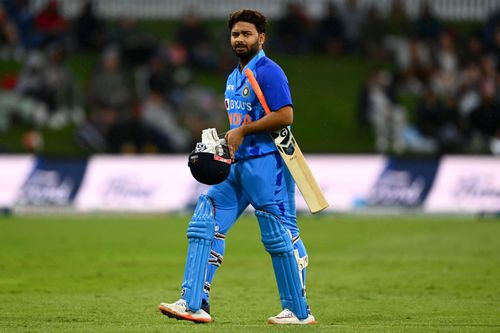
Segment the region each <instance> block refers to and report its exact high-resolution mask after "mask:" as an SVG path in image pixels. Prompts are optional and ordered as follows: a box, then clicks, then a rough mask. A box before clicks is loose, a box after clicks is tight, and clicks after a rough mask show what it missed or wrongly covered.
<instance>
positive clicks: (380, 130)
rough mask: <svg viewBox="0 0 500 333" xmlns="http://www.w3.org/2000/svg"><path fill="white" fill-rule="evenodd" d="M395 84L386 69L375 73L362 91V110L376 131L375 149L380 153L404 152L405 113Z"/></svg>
mask: <svg viewBox="0 0 500 333" xmlns="http://www.w3.org/2000/svg"><path fill="white" fill-rule="evenodd" d="M394 83H395V81H394V78H393V77H392V75H391V73H389V72H388V71H386V70H375V71H373V72H372V73H371V74H370V76H369V77H368V79H367V81H366V83H365V86H364V88H363V95H364V97H363V99H362V101H363V102H362V103H361V105H362V106H363V107H365V108H366V109H365V110H362V111H361V114H364V115H365V117H366V120H368V121H369V122H370V124H371V125H372V127H373V129H374V131H375V149H376V150H377V152H379V153H387V152H390V151H392V152H395V153H398V154H399V153H403V152H404V150H405V148H406V143H405V139H404V130H405V128H406V125H407V124H406V110H405V109H404V107H403V106H402V105H400V104H399V103H398V101H397V99H396V92H395V85H394Z"/></svg>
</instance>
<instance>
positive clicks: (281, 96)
mask: <svg viewBox="0 0 500 333" xmlns="http://www.w3.org/2000/svg"><path fill="white" fill-rule="evenodd" d="M256 74H257V80H258V82H259V85H260V88H261V89H262V93H263V94H264V96H265V98H266V101H267V104H268V105H269V108H270V109H271V111H276V110H278V109H281V108H282V107H285V106H288V105H290V106H292V105H293V104H292V95H291V93H290V87H289V85H288V79H287V77H286V75H285V72H283V70H282V69H281V67H279V66H278V65H277V64H276V63H273V62H269V61H268V62H266V63H265V64H264V65H263V66H259V67H257V69H256Z"/></svg>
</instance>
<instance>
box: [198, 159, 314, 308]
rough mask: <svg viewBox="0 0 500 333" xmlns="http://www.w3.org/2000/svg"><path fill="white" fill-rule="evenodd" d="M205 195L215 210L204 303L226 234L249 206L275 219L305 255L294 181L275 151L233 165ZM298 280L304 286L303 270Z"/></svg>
mask: <svg viewBox="0 0 500 333" xmlns="http://www.w3.org/2000/svg"><path fill="white" fill-rule="evenodd" d="M207 195H208V196H209V197H210V198H211V199H212V202H213V204H214V207H215V223H216V233H215V238H214V240H213V242H212V245H211V253H210V258H209V263H208V269H207V276H206V282H205V293H204V296H203V297H204V299H205V301H207V302H208V298H209V292H210V287H211V284H212V280H213V278H214V275H215V272H216V270H217V268H219V267H220V265H221V263H222V259H223V256H224V253H225V237H226V234H227V233H228V231H229V230H230V229H231V227H232V226H233V225H234V223H235V222H236V220H237V219H238V217H239V216H240V215H241V214H242V213H243V211H244V210H245V209H246V208H247V207H248V206H249V205H251V206H252V207H254V208H255V209H258V210H263V211H266V212H269V213H271V214H273V215H275V216H278V217H279V218H280V221H282V223H283V226H284V227H285V228H286V229H287V230H289V231H290V233H291V235H292V238H293V242H294V248H295V249H296V250H297V251H298V254H299V256H300V257H301V258H303V257H306V256H307V252H306V249H305V246H304V244H303V242H302V240H301V239H300V237H299V228H298V226H297V215H296V208H295V181H294V180H293V178H292V176H291V174H290V172H289V171H288V168H287V167H286V165H285V163H284V162H283V160H282V159H281V157H280V155H279V154H278V153H277V152H276V153H271V154H267V155H264V156H260V157H257V158H253V159H248V160H243V161H239V162H237V163H235V164H233V165H232V166H231V172H230V174H229V176H228V178H227V179H226V180H225V181H224V182H222V183H220V184H217V185H214V186H212V187H211V188H210V190H209V191H208V193H207ZM302 279H303V284H304V286H305V270H303V271H302Z"/></svg>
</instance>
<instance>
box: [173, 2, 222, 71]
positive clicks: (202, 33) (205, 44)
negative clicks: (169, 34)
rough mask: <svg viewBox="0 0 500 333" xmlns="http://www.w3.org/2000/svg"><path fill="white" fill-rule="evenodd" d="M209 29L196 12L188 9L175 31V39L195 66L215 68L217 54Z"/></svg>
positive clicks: (207, 68) (190, 62)
mask: <svg viewBox="0 0 500 333" xmlns="http://www.w3.org/2000/svg"><path fill="white" fill-rule="evenodd" d="M209 31H210V30H209V29H207V27H205V26H204V25H203V24H202V21H201V20H200V18H199V17H198V16H197V15H196V13H195V12H194V11H190V12H189V13H188V14H187V15H185V16H184V17H183V18H182V22H181V24H180V25H179V27H178V28H177V31H176V32H175V41H176V42H177V43H179V44H180V45H182V46H183V47H184V48H185V49H186V51H187V56H188V62H189V64H190V65H192V66H194V67H195V68H199V69H206V70H214V69H216V68H217V65H218V64H217V56H216V54H215V49H214V46H213V40H212V38H211V36H210V33H209Z"/></svg>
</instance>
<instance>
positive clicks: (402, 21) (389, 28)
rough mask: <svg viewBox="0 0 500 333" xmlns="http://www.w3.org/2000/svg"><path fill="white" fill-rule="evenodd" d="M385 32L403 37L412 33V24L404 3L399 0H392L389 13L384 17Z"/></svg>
mask: <svg viewBox="0 0 500 333" xmlns="http://www.w3.org/2000/svg"><path fill="white" fill-rule="evenodd" d="M385 30H386V34H387V35H388V36H399V37H402V38H405V37H406V36H410V35H412V34H413V33H414V31H413V30H414V29H413V24H412V22H411V19H410V17H409V16H408V12H407V11H406V7H405V4H404V3H403V2H402V1H401V0H392V3H391V8H390V11H389V15H388V16H387V19H386V28H385Z"/></svg>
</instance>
